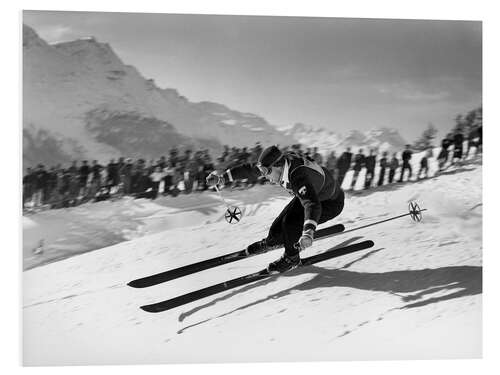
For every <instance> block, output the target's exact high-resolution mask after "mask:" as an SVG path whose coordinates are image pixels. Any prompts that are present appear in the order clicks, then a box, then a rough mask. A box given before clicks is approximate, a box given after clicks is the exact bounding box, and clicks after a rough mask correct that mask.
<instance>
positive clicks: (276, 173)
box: [266, 167, 283, 184]
mask: <svg viewBox="0 0 500 375" xmlns="http://www.w3.org/2000/svg"><path fill="white" fill-rule="evenodd" d="M282 169H283V168H281V167H271V170H270V171H269V174H268V175H267V176H266V178H267V179H268V180H269V181H270V182H271V183H273V184H276V183H278V182H279V181H280V177H281V172H282Z"/></svg>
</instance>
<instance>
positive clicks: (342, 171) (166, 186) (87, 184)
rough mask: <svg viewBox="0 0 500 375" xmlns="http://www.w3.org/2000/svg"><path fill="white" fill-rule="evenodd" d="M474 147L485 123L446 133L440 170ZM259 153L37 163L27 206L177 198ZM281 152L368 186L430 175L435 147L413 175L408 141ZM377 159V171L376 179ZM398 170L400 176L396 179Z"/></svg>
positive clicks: (29, 175)
mask: <svg viewBox="0 0 500 375" xmlns="http://www.w3.org/2000/svg"><path fill="white" fill-rule="evenodd" d="M464 144H465V145H466V150H465V152H464ZM473 147H475V150H476V153H480V152H481V151H482V150H481V148H482V127H475V128H473V129H472V130H471V131H470V132H469V133H468V134H467V137H464V135H463V134H462V133H460V132H457V133H455V134H451V133H450V134H448V135H447V136H446V137H445V138H444V139H443V140H442V142H441V149H440V152H439V154H438V156H437V160H438V165H439V170H442V169H444V168H446V167H447V166H449V165H451V164H454V163H457V162H458V161H460V160H463V159H465V158H467V157H468V155H469V153H470V150H471V149H472V148H473ZM261 151H262V146H261V145H260V144H259V143H257V144H256V145H255V146H254V147H252V148H247V147H243V148H237V147H232V148H230V147H229V146H224V150H223V152H222V154H221V155H220V156H219V157H217V158H216V159H215V160H212V157H211V155H210V153H209V151H208V150H199V151H196V152H194V153H193V152H192V150H190V149H186V150H184V152H179V150H177V149H172V150H170V151H169V153H168V156H162V157H160V158H159V159H158V160H149V161H146V160H144V159H137V160H132V159H130V158H128V159H125V158H124V157H120V158H119V159H111V160H110V161H109V163H108V164H107V165H102V164H100V163H99V162H98V161H97V160H93V161H92V163H90V164H89V162H88V161H87V160H83V161H82V162H81V164H80V165H79V164H78V162H76V161H74V162H73V163H72V165H71V166H69V167H67V168H63V167H62V166H61V165H57V166H52V167H50V168H49V169H46V168H45V166H44V165H43V164H39V165H38V166H37V167H36V168H27V170H26V174H25V175H24V177H23V207H25V208H37V207H49V208H61V207H70V206H75V205H77V204H80V203H84V202H88V201H101V200H106V199H110V198H116V197H122V196H124V195H127V196H133V197H136V198H150V199H156V198H157V197H158V196H159V195H162V196H172V197H175V196H177V195H179V194H189V193H193V192H201V191H205V190H207V189H208V186H207V184H206V180H205V179H206V177H207V175H208V174H209V173H210V172H212V171H213V170H216V169H224V168H227V167H228V166H230V165H231V166H233V165H237V164H244V163H250V164H255V163H256V162H257V159H258V157H259V155H260V153H261ZM283 151H294V152H296V153H299V154H301V155H303V156H305V157H309V158H310V159H313V160H315V161H316V162H317V163H318V164H320V165H323V166H325V167H326V168H327V169H329V170H330V171H331V172H332V173H333V174H334V176H335V177H336V178H337V179H338V180H339V182H340V183H341V184H342V183H343V181H344V178H345V176H346V174H347V172H348V171H349V170H353V177H352V180H351V183H350V188H351V189H354V187H355V186H356V184H357V181H358V178H359V175H360V172H361V171H362V170H363V169H365V170H366V173H365V181H364V183H363V187H364V189H369V188H371V187H373V186H374V185H376V186H381V185H384V184H391V183H393V182H403V181H405V175H406V181H410V180H412V179H417V180H418V179H420V178H425V177H427V176H428V171H429V158H432V157H434V155H433V151H432V148H428V149H427V150H424V151H425V152H424V153H423V156H422V157H421V159H420V161H419V166H420V168H419V170H418V172H417V173H416V175H414V174H413V170H412V165H411V163H410V161H411V159H412V156H413V151H412V149H411V146H410V145H406V147H405V149H404V150H403V151H402V152H401V153H400V157H398V153H392V155H389V154H388V153H387V151H383V152H382V153H380V154H378V153H377V150H375V149H370V150H368V154H367V155H365V153H364V150H363V149H359V150H358V152H357V153H356V154H353V153H352V152H351V148H350V147H348V148H347V149H346V150H345V151H344V152H343V153H342V154H341V155H340V156H339V157H337V156H336V154H335V151H331V152H330V153H329V154H328V155H327V156H326V157H323V155H321V154H320V153H319V152H318V149H317V148H316V147H314V148H307V149H306V150H303V149H302V147H301V145H298V144H297V145H292V146H289V147H284V148H283ZM377 163H378V165H379V170H378V179H377V181H376V182H375V181H374V179H375V169H376V166H377ZM398 170H399V178H397V172H398ZM386 177H387V178H386ZM256 183H264V181H263V179H257V180H255V181H235V182H233V183H232V184H233V186H240V187H243V188H246V187H251V186H253V185H255V184H256Z"/></svg>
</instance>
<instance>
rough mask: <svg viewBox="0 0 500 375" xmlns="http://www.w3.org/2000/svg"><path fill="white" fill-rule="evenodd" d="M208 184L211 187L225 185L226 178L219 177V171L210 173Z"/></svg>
mask: <svg viewBox="0 0 500 375" xmlns="http://www.w3.org/2000/svg"><path fill="white" fill-rule="evenodd" d="M206 180H207V184H208V185H210V186H216V185H224V182H225V181H224V176H221V175H219V173H218V172H217V171H213V172H212V173H210V174H209V175H208V176H207V178H206Z"/></svg>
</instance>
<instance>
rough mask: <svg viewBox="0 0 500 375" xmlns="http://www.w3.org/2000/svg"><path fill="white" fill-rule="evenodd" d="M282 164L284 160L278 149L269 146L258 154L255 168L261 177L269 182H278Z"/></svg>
mask: <svg viewBox="0 0 500 375" xmlns="http://www.w3.org/2000/svg"><path fill="white" fill-rule="evenodd" d="M284 164H285V158H284V157H283V153H282V152H281V151H280V149H279V148H278V147H276V146H270V147H267V148H265V149H264V150H263V151H262V153H261V154H260V156H259V160H258V161H257V168H259V170H260V172H261V173H262V175H263V176H264V177H266V178H267V179H268V180H269V181H271V182H278V181H279V179H280V177H281V173H282V171H283V166H284Z"/></svg>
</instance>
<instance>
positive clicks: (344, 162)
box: [337, 147, 352, 186]
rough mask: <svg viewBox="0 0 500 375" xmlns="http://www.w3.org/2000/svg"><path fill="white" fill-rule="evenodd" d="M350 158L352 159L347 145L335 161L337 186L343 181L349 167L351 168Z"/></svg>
mask: <svg viewBox="0 0 500 375" xmlns="http://www.w3.org/2000/svg"><path fill="white" fill-rule="evenodd" d="M351 160H352V152H351V148H350V147H347V149H346V150H345V151H344V152H343V153H342V155H340V157H339V160H338V161H337V169H338V172H339V177H338V181H339V186H342V182H343V181H344V178H345V175H346V173H347V171H348V170H349V168H351Z"/></svg>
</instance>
